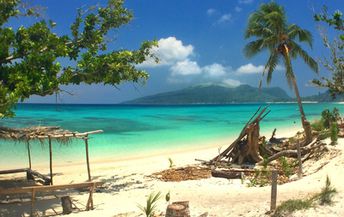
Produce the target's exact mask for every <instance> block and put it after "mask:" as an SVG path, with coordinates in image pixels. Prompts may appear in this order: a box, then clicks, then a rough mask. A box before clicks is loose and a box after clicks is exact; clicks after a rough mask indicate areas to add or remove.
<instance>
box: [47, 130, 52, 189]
mask: <svg viewBox="0 0 344 217" xmlns="http://www.w3.org/2000/svg"><path fill="white" fill-rule="evenodd" d="M48 139H49V160H50V161H49V163H50V164H49V166H50V184H51V185H53V151H52V145H51V138H50V136H49V137H48Z"/></svg>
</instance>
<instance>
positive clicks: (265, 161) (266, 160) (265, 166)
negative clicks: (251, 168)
mask: <svg viewBox="0 0 344 217" xmlns="http://www.w3.org/2000/svg"><path fill="white" fill-rule="evenodd" d="M268 164H269V157H268V156H263V163H262V165H263V167H264V169H266V168H267V167H268Z"/></svg>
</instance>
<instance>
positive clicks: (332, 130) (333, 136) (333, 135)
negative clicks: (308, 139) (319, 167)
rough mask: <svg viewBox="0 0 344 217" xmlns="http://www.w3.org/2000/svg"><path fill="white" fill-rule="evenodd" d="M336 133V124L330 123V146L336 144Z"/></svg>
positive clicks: (337, 130)
mask: <svg viewBox="0 0 344 217" xmlns="http://www.w3.org/2000/svg"><path fill="white" fill-rule="evenodd" d="M338 132H339V129H338V124H337V122H332V124H331V128H330V134H331V136H330V137H331V145H335V144H337V140H338Z"/></svg>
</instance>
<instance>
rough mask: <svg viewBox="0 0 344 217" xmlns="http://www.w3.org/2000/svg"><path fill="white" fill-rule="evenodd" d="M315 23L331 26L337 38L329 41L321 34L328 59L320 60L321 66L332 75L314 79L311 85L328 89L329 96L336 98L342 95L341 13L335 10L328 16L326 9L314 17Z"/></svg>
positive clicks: (343, 38)
mask: <svg viewBox="0 0 344 217" xmlns="http://www.w3.org/2000/svg"><path fill="white" fill-rule="evenodd" d="M314 19H315V20H316V21H317V22H323V23H326V24H328V25H329V26H331V27H332V28H333V30H334V32H335V34H338V36H337V37H336V38H335V39H334V40H333V41H330V40H329V38H328V37H327V34H325V33H324V32H322V38H323V43H324V46H325V47H326V48H327V49H328V50H329V53H330V57H329V58H325V59H323V60H322V65H323V66H324V67H325V68H326V69H327V70H328V71H330V72H331V73H332V76H331V78H327V77H322V78H321V79H314V80H313V83H314V84H316V85H317V86H320V87H325V88H328V89H329V91H330V93H331V95H332V96H333V97H336V96H337V95H338V94H343V93H344V20H343V14H342V12H341V11H339V10H337V11H335V12H334V13H333V14H332V15H329V14H328V12H327V8H326V7H324V9H323V12H322V13H320V14H316V15H314Z"/></svg>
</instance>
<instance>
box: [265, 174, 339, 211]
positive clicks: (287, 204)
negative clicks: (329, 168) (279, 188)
mask: <svg viewBox="0 0 344 217" xmlns="http://www.w3.org/2000/svg"><path fill="white" fill-rule="evenodd" d="M336 193H337V190H336V189H335V188H334V187H332V185H331V181H330V178H329V177H328V176H327V177H326V183H325V187H324V188H322V189H321V192H320V193H317V194H314V195H313V196H312V197H310V198H308V199H304V200H300V199H296V200H287V201H284V202H282V203H281V205H279V206H278V207H277V209H276V210H275V212H274V213H273V215H272V217H283V216H290V215H291V213H293V212H295V211H297V210H303V209H309V208H311V207H313V206H314V203H315V202H317V201H319V203H320V205H331V204H332V203H333V196H334V195H335V194H336Z"/></svg>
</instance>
